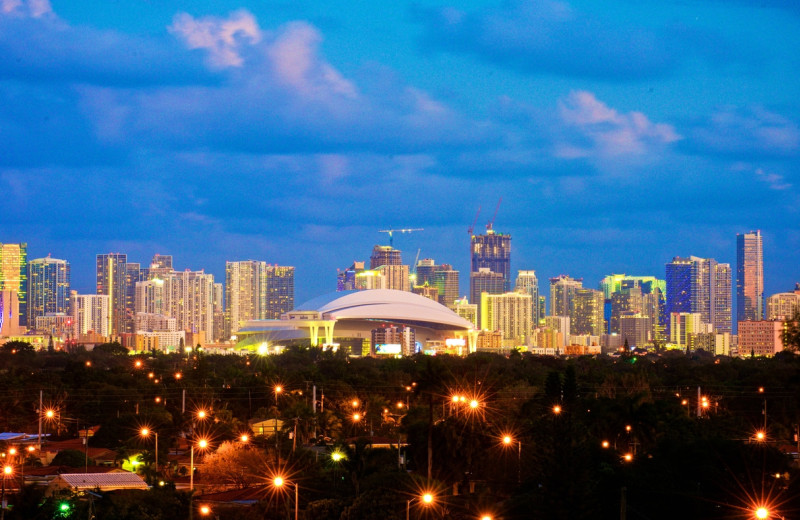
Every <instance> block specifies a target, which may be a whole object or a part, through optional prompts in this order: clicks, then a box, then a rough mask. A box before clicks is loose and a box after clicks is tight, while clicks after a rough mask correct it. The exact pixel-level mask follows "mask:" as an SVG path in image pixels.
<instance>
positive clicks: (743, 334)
mask: <svg viewBox="0 0 800 520" xmlns="http://www.w3.org/2000/svg"><path fill="white" fill-rule="evenodd" d="M737 330H738V336H739V355H740V356H751V355H752V356H774V355H775V354H777V353H778V352H780V351H781V350H783V331H784V322H782V321H777V320H776V321H767V320H761V321H740V322H739V323H738V329H737Z"/></svg>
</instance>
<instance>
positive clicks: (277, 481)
mask: <svg viewBox="0 0 800 520" xmlns="http://www.w3.org/2000/svg"><path fill="white" fill-rule="evenodd" d="M272 485H273V486H275V489H282V488H283V486H285V485H288V483H287V482H286V481H285V480H284V479H283V477H281V476H280V475H279V476H277V477H275V478H273V479H272ZM299 513H300V497H299V491H298V488H297V482H295V483H294V520H297V518H298V515H299Z"/></svg>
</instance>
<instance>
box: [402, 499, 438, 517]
mask: <svg viewBox="0 0 800 520" xmlns="http://www.w3.org/2000/svg"><path fill="white" fill-rule="evenodd" d="M414 500H417V501H418V502H420V503H421V504H422V505H424V506H430V505H431V504H433V502H434V500H435V497H434V496H433V494H432V493H423V494H422V495H421V496H418V497H414V498H411V499H408V500H406V520H410V518H411V502H413V501H414Z"/></svg>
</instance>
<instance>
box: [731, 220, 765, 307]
mask: <svg viewBox="0 0 800 520" xmlns="http://www.w3.org/2000/svg"><path fill="white" fill-rule="evenodd" d="M736 319H737V321H759V320H763V319H764V248H763V241H762V240H761V231H751V232H750V233H742V234H738V235H736Z"/></svg>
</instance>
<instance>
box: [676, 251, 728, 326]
mask: <svg viewBox="0 0 800 520" xmlns="http://www.w3.org/2000/svg"><path fill="white" fill-rule="evenodd" d="M666 281H667V294H666V312H667V313H668V314H669V315H672V314H673V313H676V312H677V313H699V314H700V319H701V321H702V322H703V323H710V324H712V325H713V326H714V330H715V331H716V332H719V333H725V332H731V268H730V265H729V264H720V263H718V262H717V261H716V260H714V259H711V258H698V257H695V256H690V257H688V258H681V257H675V258H673V259H672V262H670V263H668V264H667V267H666Z"/></svg>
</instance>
